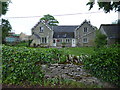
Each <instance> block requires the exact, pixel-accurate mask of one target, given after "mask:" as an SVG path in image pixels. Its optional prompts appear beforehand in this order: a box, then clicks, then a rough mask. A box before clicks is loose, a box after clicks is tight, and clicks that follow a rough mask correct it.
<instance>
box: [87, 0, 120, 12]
mask: <svg viewBox="0 0 120 90" xmlns="http://www.w3.org/2000/svg"><path fill="white" fill-rule="evenodd" d="M100 1H101V0H98V2H97V3H98V6H99V9H103V10H104V11H105V13H108V12H110V11H112V10H115V11H118V12H120V1H119V2H115V1H114V0H107V2H100ZM108 1H109V2H108ZM94 4H95V0H92V1H89V2H88V3H87V4H86V5H89V6H90V7H89V10H91V9H92V8H93V6H94Z"/></svg>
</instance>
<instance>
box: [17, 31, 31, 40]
mask: <svg viewBox="0 0 120 90" xmlns="http://www.w3.org/2000/svg"><path fill="white" fill-rule="evenodd" d="M19 38H20V41H28V40H30V35H26V34H24V33H23V32H21V33H20V36H19Z"/></svg>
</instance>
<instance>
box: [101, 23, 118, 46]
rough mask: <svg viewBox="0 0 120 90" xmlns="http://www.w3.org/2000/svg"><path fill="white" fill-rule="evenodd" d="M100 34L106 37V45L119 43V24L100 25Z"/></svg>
mask: <svg viewBox="0 0 120 90" xmlns="http://www.w3.org/2000/svg"><path fill="white" fill-rule="evenodd" d="M99 30H100V32H101V33H102V34H104V35H106V36H107V44H108V45H111V44H115V43H120V24H101V26H100V28H99Z"/></svg>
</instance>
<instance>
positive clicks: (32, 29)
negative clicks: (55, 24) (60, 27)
mask: <svg viewBox="0 0 120 90" xmlns="http://www.w3.org/2000/svg"><path fill="white" fill-rule="evenodd" d="M40 23H43V24H44V25H45V26H46V27H47V28H49V29H50V30H52V29H51V28H50V27H49V26H48V25H47V24H45V22H43V21H41V20H40V21H39V22H38V23H37V24H36V25H35V26H34V27H33V28H32V30H33V29H34V28H36V27H37V26H38V25H39V24H40Z"/></svg>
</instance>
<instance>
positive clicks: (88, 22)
mask: <svg viewBox="0 0 120 90" xmlns="http://www.w3.org/2000/svg"><path fill="white" fill-rule="evenodd" d="M84 23H87V24H88V25H90V26H91V27H92V28H94V29H95V28H96V27H95V26H93V25H91V23H90V21H87V20H84V21H83V22H82V23H81V24H80V25H79V26H78V27H77V28H76V29H75V30H78V29H79V28H80V27H81V26H82V25H83V24H84Z"/></svg>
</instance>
